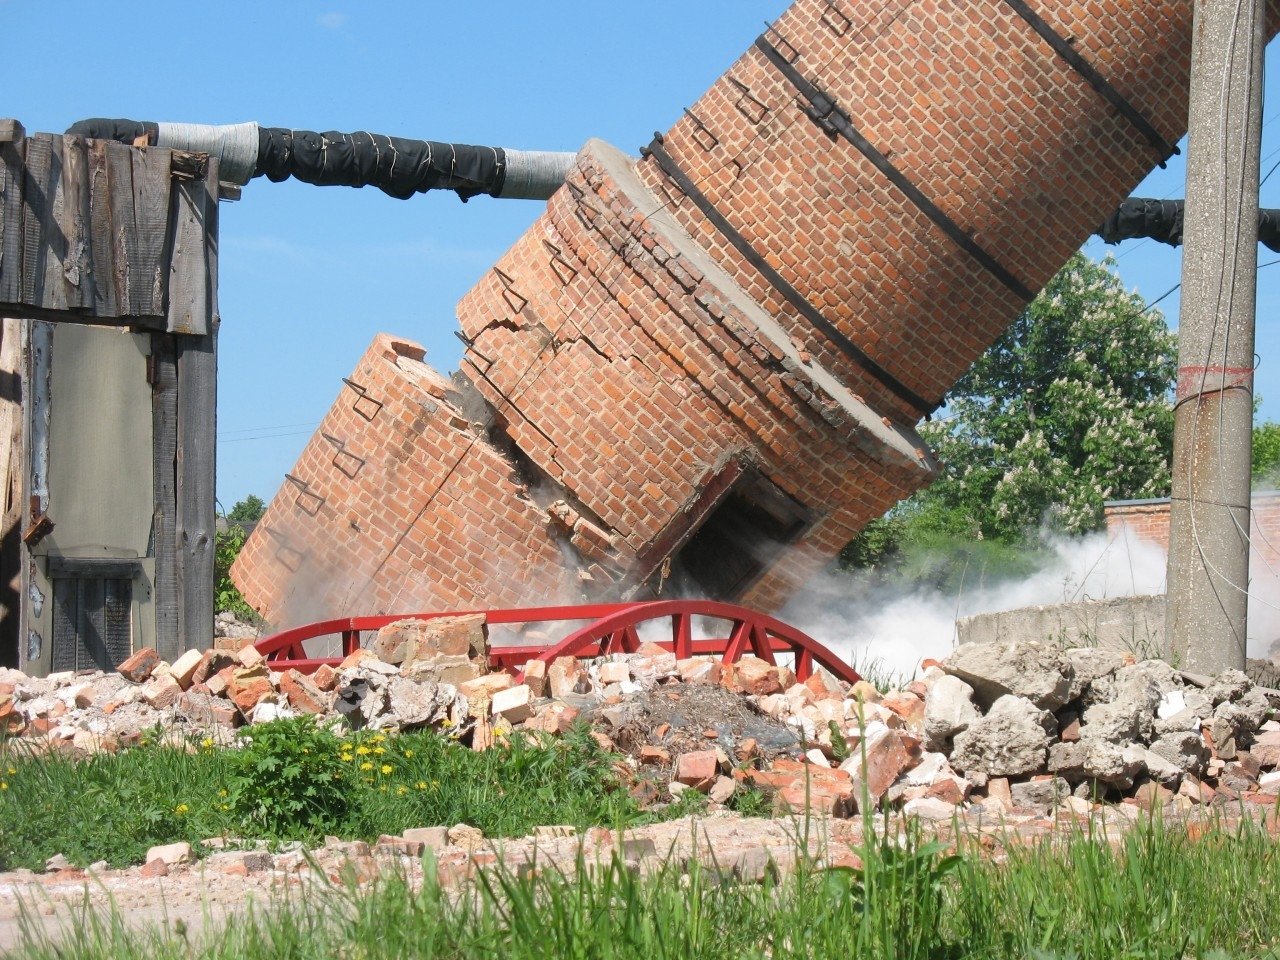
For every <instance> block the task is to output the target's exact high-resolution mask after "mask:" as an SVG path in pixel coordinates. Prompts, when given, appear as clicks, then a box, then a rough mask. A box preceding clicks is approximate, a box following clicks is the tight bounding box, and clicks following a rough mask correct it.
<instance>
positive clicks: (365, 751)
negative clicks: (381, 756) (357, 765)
mask: <svg viewBox="0 0 1280 960" xmlns="http://www.w3.org/2000/svg"><path fill="white" fill-rule="evenodd" d="M356 753H358V754H360V756H362V757H367V756H368V755H369V754H371V753H373V751H372V750H370V749H369V748H368V747H366V746H365V745H364V744H363V743H362V744H360V746H358V747H356Z"/></svg>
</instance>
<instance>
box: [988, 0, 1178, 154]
mask: <svg viewBox="0 0 1280 960" xmlns="http://www.w3.org/2000/svg"><path fill="white" fill-rule="evenodd" d="M1004 2H1005V3H1007V4H1008V5H1009V6H1010V7H1012V8H1013V12H1014V13H1016V14H1017V15H1018V16H1020V17H1021V18H1022V19H1023V20H1025V21H1026V22H1027V23H1028V24H1029V25H1030V26H1031V29H1032V30H1034V31H1035V32H1036V33H1038V34H1040V36H1041V37H1042V38H1043V39H1044V41H1045V42H1046V43H1048V44H1049V46H1051V47H1052V48H1053V52H1054V53H1056V54H1057V55H1058V56H1060V57H1061V58H1062V59H1063V60H1065V61H1067V65H1068V66H1069V67H1071V69H1072V70H1074V71H1075V72H1076V73H1078V74H1080V76H1082V77H1083V78H1084V80H1085V82H1086V83H1088V84H1089V86H1091V87H1093V89H1094V90H1096V91H1097V92H1098V94H1099V95H1100V96H1101V97H1102V99H1104V100H1106V101H1107V103H1109V104H1111V105H1112V106H1113V107H1115V108H1116V109H1117V110H1118V111H1120V115H1121V116H1123V117H1124V118H1125V119H1126V120H1128V121H1129V122H1130V123H1131V124H1133V126H1134V127H1135V128H1136V129H1137V130H1138V132H1139V133H1141V134H1142V135H1143V136H1144V137H1146V139H1147V142H1148V143H1150V144H1151V146H1153V147H1155V149H1156V152H1157V153H1159V155H1160V166H1161V167H1163V166H1164V165H1165V161H1166V160H1168V159H1169V158H1170V157H1171V156H1173V155H1174V154H1175V153H1180V152H1181V151H1179V150H1178V146H1177V144H1173V143H1170V142H1169V141H1168V140H1166V139H1165V138H1164V137H1162V136H1160V131H1158V130H1157V129H1156V128H1155V127H1153V126H1152V125H1151V121H1149V120H1148V119H1147V118H1146V117H1145V116H1144V115H1143V113H1142V111H1140V110H1138V108H1137V107H1135V106H1134V105H1133V104H1131V103H1130V102H1129V101H1128V100H1126V99H1125V98H1124V97H1123V96H1122V95H1121V94H1120V91H1118V90H1117V89H1116V88H1115V87H1113V86H1112V85H1111V84H1110V83H1108V82H1107V78H1106V77H1104V76H1103V75H1102V74H1100V73H1099V72H1098V71H1097V70H1096V69H1094V66H1093V64H1091V63H1090V62H1089V61H1088V60H1086V59H1085V58H1084V57H1082V56H1080V54H1079V53H1077V52H1076V49H1075V48H1074V47H1073V46H1071V44H1070V42H1069V41H1068V40H1067V39H1066V38H1065V37H1063V36H1062V35H1061V34H1059V33H1058V31H1056V30H1054V29H1053V27H1051V26H1049V24H1048V23H1046V22H1045V20H1044V19H1043V18H1042V17H1041V16H1040V14H1038V13H1036V12H1035V11H1034V10H1032V9H1031V7H1029V6H1028V5H1027V4H1026V2H1025V0H1004Z"/></svg>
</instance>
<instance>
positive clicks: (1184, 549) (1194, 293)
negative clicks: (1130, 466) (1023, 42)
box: [1168, 0, 1266, 673]
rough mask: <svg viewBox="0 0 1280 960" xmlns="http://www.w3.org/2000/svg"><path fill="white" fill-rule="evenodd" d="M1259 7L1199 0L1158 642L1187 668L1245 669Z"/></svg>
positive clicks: (1257, 2)
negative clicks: (1164, 624) (1163, 619)
mask: <svg viewBox="0 0 1280 960" xmlns="http://www.w3.org/2000/svg"><path fill="white" fill-rule="evenodd" d="M1265 5H1266V4H1265V2H1264V0H1196V5H1195V24H1194V28H1193V40H1192V47H1191V101H1190V102H1191V107H1190V116H1189V121H1188V123H1189V130H1190V138H1191V139H1190V148H1189V152H1188V156H1187V203H1186V221H1185V228H1184V234H1183V241H1184V243H1183V253H1182V312H1181V318H1180V320H1179V323H1178V344H1179V346H1178V389H1177V410H1176V414H1175V420H1174V439H1173V502H1172V504H1171V510H1170V528H1169V569H1168V590H1169V597H1168V636H1169V647H1170V652H1171V653H1172V655H1173V656H1174V657H1175V658H1176V659H1177V660H1178V662H1179V663H1181V664H1182V665H1184V668H1185V669H1189V670H1197V671H1200V672H1204V673H1215V672H1218V671H1220V670H1224V669H1226V668H1228V667H1237V668H1238V667H1243V666H1244V661H1245V636H1246V633H1245V631H1246V608H1247V600H1248V596H1247V594H1246V590H1247V589H1248V585H1249V537H1248V531H1249V480H1250V469H1251V466H1252V444H1251V435H1252V429H1253V329H1254V306H1255V292H1256V272H1257V265H1258V152H1259V145H1260V142H1261V127H1262V52H1263V46H1264V34H1263V9H1264V7H1265Z"/></svg>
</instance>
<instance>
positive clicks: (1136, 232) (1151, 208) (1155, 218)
mask: <svg viewBox="0 0 1280 960" xmlns="http://www.w3.org/2000/svg"><path fill="white" fill-rule="evenodd" d="M1184 205H1185V202H1184V201H1182V200H1152V199H1149V198H1146V197H1129V198H1128V199H1127V200H1125V201H1124V202H1123V203H1122V204H1120V206H1119V208H1118V209H1117V210H1116V212H1115V213H1113V214H1112V215H1111V216H1110V217H1108V218H1107V220H1106V222H1105V223H1104V224H1103V225H1102V226H1100V227H1099V228H1098V229H1097V230H1096V231H1095V233H1097V235H1098V236H1100V237H1101V238H1102V239H1103V241H1104V242H1106V243H1119V242H1120V241H1121V240H1132V239H1136V238H1138V237H1146V238H1148V239H1151V240H1158V241H1159V242H1160V243H1166V244H1168V245H1169V246H1171V247H1177V246H1181V245H1182V226H1183V218H1184V216H1185V210H1184ZM1258 242H1259V243H1261V244H1262V245H1263V246H1265V247H1266V248H1267V249H1268V250H1271V251H1273V252H1276V253H1280V210H1274V209H1265V208H1263V209H1259V210H1258Z"/></svg>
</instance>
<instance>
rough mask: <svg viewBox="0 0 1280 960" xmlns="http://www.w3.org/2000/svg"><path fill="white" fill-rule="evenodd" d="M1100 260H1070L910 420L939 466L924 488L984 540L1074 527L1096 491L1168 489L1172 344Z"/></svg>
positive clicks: (1084, 525)
mask: <svg viewBox="0 0 1280 960" xmlns="http://www.w3.org/2000/svg"><path fill="white" fill-rule="evenodd" d="M1110 266H1111V264H1110V262H1109V261H1104V262H1103V263H1101V264H1099V263H1094V262H1093V261H1091V260H1089V259H1087V258H1086V257H1084V256H1083V255H1081V254H1076V255H1075V256H1074V257H1072V258H1071V260H1070V261H1069V262H1068V263H1067V265H1066V266H1065V267H1064V268H1063V269H1062V270H1061V271H1060V272H1059V273H1058V274H1057V276H1055V277H1054V278H1053V279H1052V280H1050V281H1049V284H1048V286H1046V287H1045V289H1044V290H1043V291H1041V293H1040V294H1039V295H1038V296H1037V297H1036V298H1035V300H1033V301H1032V302H1031V304H1030V306H1028V307H1027V309H1026V310H1025V311H1023V313H1022V314H1021V315H1020V316H1019V317H1018V318H1017V319H1016V320H1015V321H1014V322H1013V324H1012V325H1011V326H1010V327H1009V329H1008V330H1006V331H1005V333H1004V334H1003V335H1002V336H1001V337H1000V339H999V340H997V341H996V343H995V345H994V346H992V347H991V349H990V350H988V351H987V352H986V353H985V354H984V355H983V356H982V357H980V358H979V359H978V361H977V363H975V364H974V365H973V367H972V368H971V369H970V370H969V372H968V373H967V374H965V376H964V377H962V378H961V379H960V381H959V382H958V383H957V384H956V386H955V388H954V389H953V390H952V391H951V394H950V395H949V399H948V404H947V409H948V414H949V415H948V417H947V418H946V419H945V420H943V421H942V422H940V423H935V424H928V425H926V426H925V428H924V430H923V431H922V432H923V433H924V435H925V438H926V439H927V440H929V441H931V442H932V444H933V447H934V449H935V450H936V451H937V453H938V456H939V459H941V460H942V462H943V464H944V469H943V474H942V476H941V477H940V478H939V480H938V482H937V483H935V484H934V486H933V487H932V488H931V489H930V490H929V491H927V494H926V496H927V498H928V499H930V500H933V501H935V502H938V503H941V504H942V505H944V506H946V507H949V508H953V509H960V510H961V511H962V512H963V513H964V515H965V516H967V517H969V518H971V519H972V520H973V522H974V523H975V525H976V528H977V531H979V532H980V533H981V534H982V535H983V536H984V537H986V538H993V539H998V540H1004V541H1006V542H1013V541H1016V540H1018V539H1021V538H1022V537H1023V535H1024V534H1025V533H1026V532H1027V531H1028V530H1033V529H1036V528H1038V527H1039V526H1040V525H1041V524H1042V523H1044V522H1046V521H1047V522H1048V523H1049V524H1050V525H1051V526H1052V527H1054V528H1056V529H1059V530H1062V531H1064V532H1067V533H1082V532H1084V531H1087V530H1092V529H1095V528H1096V527H1097V526H1098V525H1099V524H1100V522H1101V520H1102V505H1103V502H1104V501H1105V500H1107V499H1110V498H1114V497H1133V498H1138V497H1157V496H1162V495H1165V494H1167V493H1168V490H1169V453H1170V450H1171V448H1172V439H1173V409H1172V407H1171V406H1170V404H1169V393H1170V390H1171V388H1172V385H1173V381H1174V375H1175V372H1176V368H1177V341H1176V339H1175V337H1174V336H1173V334H1171V333H1170V332H1169V331H1168V329H1167V327H1166V326H1165V322H1164V318H1163V316H1161V315H1160V314H1159V313H1157V312H1155V311H1151V310H1144V308H1143V301H1142V299H1141V297H1139V296H1137V295H1136V294H1132V293H1126V292H1125V290H1124V288H1123V287H1122V285H1121V282H1120V278H1119V277H1117V276H1116V275H1115V274H1114V273H1113V272H1112V271H1111V269H1110Z"/></svg>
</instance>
